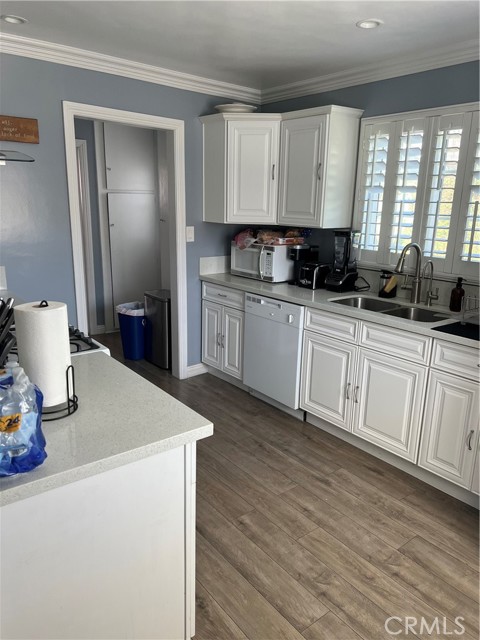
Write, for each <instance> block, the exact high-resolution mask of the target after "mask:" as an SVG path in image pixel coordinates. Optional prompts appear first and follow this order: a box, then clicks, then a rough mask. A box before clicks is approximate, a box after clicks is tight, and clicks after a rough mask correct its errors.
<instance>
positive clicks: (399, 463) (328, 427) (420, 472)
mask: <svg viewBox="0 0 480 640" xmlns="http://www.w3.org/2000/svg"><path fill="white" fill-rule="evenodd" d="M305 421H306V422H308V423H309V424H311V425H313V426H314V427H318V428H319V429H323V431H326V432H327V433H330V434H332V435H333V436H336V437H337V438H340V440H344V441H345V442H348V443H349V444H351V445H352V446H354V447H357V449H361V450H362V451H365V452H366V453H369V454H371V455H372V456H375V458H380V460H383V461H384V462H387V463H388V464H391V465H392V467H396V468H397V469H400V470H401V471H405V473H408V474H409V475H411V476H414V477H415V478H417V479H418V480H422V482H425V483H426V484H429V485H430V486H432V487H435V488H436V489H439V490H440V491H443V492H444V493H448V495H449V496H452V497H453V498H456V499H457V500H461V501H462V502H465V503H466V504H469V505H470V506H472V507H475V508H476V509H478V508H479V496H477V495H476V494H474V493H472V492H471V491H468V490H467V489H464V488H463V487H458V486H457V485H455V484H452V483H451V482H449V481H448V480H444V479H443V478H440V476H437V475H435V474H434V473H430V472H429V471H427V470H426V469H422V468H421V467H419V466H417V465H416V464H413V463H412V462H409V461H408V460H404V459H403V458H399V457H398V456H396V455H395V454H393V453H390V451H385V450H384V449H380V448H379V447H377V446H376V445H374V444H371V443H370V442H367V441H366V440H363V438H359V437H358V436H355V435H353V433H350V432H349V431H345V429H341V428H340V427H336V426H335V425H333V424H330V423H329V422H326V421H325V420H322V419H321V418H317V416H314V415H312V414H311V413H307V414H306V419H305Z"/></svg>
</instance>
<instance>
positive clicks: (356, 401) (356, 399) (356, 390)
mask: <svg viewBox="0 0 480 640" xmlns="http://www.w3.org/2000/svg"><path fill="white" fill-rule="evenodd" d="M359 389H360V387H355V389H354V398H353V401H354V402H355V403H356V404H358V396H357V392H358V390H359Z"/></svg>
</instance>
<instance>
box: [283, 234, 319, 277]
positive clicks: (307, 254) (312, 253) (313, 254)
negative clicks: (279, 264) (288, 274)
mask: <svg viewBox="0 0 480 640" xmlns="http://www.w3.org/2000/svg"><path fill="white" fill-rule="evenodd" d="M288 257H289V258H290V260H293V262H294V265H293V280H292V281H291V283H290V284H296V285H297V286H298V285H300V280H301V271H302V268H303V267H304V266H305V265H306V264H307V263H309V262H316V261H317V260H318V247H317V246H310V245H308V244H295V245H292V246H291V247H289V249H288Z"/></svg>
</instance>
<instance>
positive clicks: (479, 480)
mask: <svg viewBox="0 0 480 640" xmlns="http://www.w3.org/2000/svg"><path fill="white" fill-rule="evenodd" d="M471 490H472V491H473V493H476V494H477V495H480V440H479V439H478V438H477V453H476V455H475V463H474V465H473V479H472V485H471Z"/></svg>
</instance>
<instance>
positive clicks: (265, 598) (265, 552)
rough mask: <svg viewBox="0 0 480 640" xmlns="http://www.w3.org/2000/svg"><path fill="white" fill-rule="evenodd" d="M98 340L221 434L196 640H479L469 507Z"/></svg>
mask: <svg viewBox="0 0 480 640" xmlns="http://www.w3.org/2000/svg"><path fill="white" fill-rule="evenodd" d="M99 339H100V340H101V341H102V342H103V343H104V344H107V345H108V346H109V347H110V348H111V350H112V355H113V357H115V358H117V359H118V360H120V361H122V362H125V364H126V365H127V366H128V367H129V368H131V369H133V370H134V371H136V372H137V373H138V374H140V375H141V376H143V377H145V378H147V379H148V380H150V381H151V382H153V383H154V384H156V385H157V386H159V387H161V388H162V389H164V390H165V391H166V392H168V393H169V394H171V395H172V396H174V397H176V398H178V400H180V401H181V402H183V403H184V404H186V405H188V406H189V407H191V408H192V409H194V410H195V411H198V412H199V413H201V414H202V415H203V416H205V417H206V418H208V419H209V420H211V421H212V422H213V423H214V425H215V433H214V435H213V437H211V438H207V439H205V440H202V441H200V442H199V443H198V468H197V472H198V473H197V592H196V593H197V611H196V636H195V638H196V640H236V639H239V640H240V639H242V640H245V639H246V638H248V639H250V640H290V639H291V640H305V639H307V640H361V639H363V640H376V639H380V638H381V639H384V638H396V637H400V638H404V637H420V638H447V637H448V638H450V637H458V638H466V639H467V638H468V639H469V640H472V639H475V638H478V637H479V627H478V620H479V616H478V602H479V585H478V512H477V511H476V510H475V509H473V508H471V507H469V506H467V505H465V504H463V503H462V502H459V501H457V500H455V499H453V498H451V497H449V496H447V495H446V494H443V493H441V492H440V491H438V490H436V489H433V488H432V487H430V486H429V485H426V484H424V483H422V482H420V481H419V480H416V479H415V478H412V477H411V476H409V475H407V474H405V473H403V472H401V471H399V470H398V469H395V468H394V467H391V466H390V465H388V464H386V463H384V462H382V461H380V460H378V459H377V458H374V457H372V456H370V455H369V454H366V453H364V452H363V451H361V450H359V449H356V448H355V447H353V446H351V445H349V444H347V443H345V442H343V441H342V440H339V439H337V438H335V437H333V436H331V435H329V434H327V433H325V432H323V431H321V430H320V429H317V428H315V427H313V426H311V425H308V424H305V423H302V422H300V421H298V420H296V419H294V418H291V417H290V416H288V415H286V414H284V413H282V412H281V411H278V410H277V409H275V408H273V407H271V406H269V405H267V404H265V403H263V402H262V401H260V400H258V399H256V398H254V397H252V396H250V395H249V394H247V393H245V392H244V391H241V390H239V389H237V388H235V387H234V386H232V385H230V384H228V383H226V382H223V381H222V380H219V379H217V378H216V377H214V376H211V375H209V374H205V375H201V376H197V377H195V378H190V379H189V380H185V381H179V380H177V379H175V378H173V377H172V376H171V375H170V374H169V373H168V372H165V371H162V370H161V369H158V368H157V367H155V366H153V365H151V364H149V363H148V362H145V361H143V360H141V361H136V362H133V361H124V360H123V356H122V352H121V347H120V342H119V336H118V334H116V335H113V334H111V335H108V336H101V337H100V336H99ZM407 617H408V618H409V620H408V622H410V624H411V626H410V627H409V628H406V627H405V619H406V618H407ZM388 618H392V619H391V620H390V622H389V623H388V624H387V627H388V630H389V631H390V633H388V631H387V629H386V628H385V622H386V620H387V619H388ZM422 620H423V621H424V622H423V623H422ZM422 625H423V626H422ZM462 628H464V629H465V631H464V632H463V633H461V632H462Z"/></svg>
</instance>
